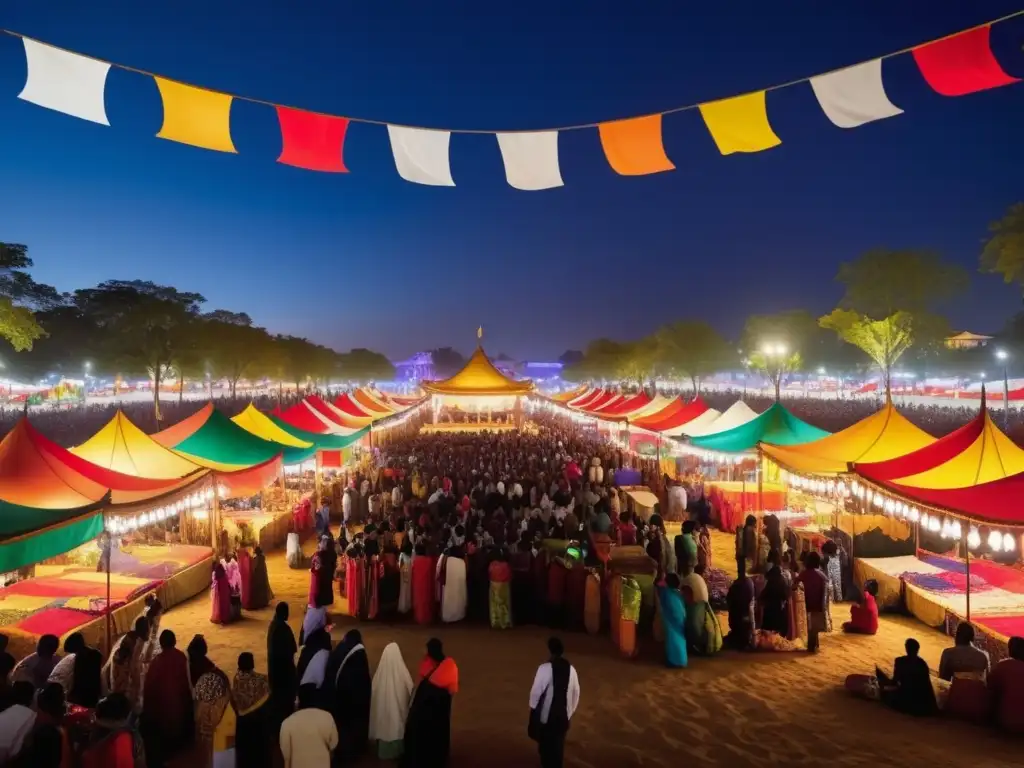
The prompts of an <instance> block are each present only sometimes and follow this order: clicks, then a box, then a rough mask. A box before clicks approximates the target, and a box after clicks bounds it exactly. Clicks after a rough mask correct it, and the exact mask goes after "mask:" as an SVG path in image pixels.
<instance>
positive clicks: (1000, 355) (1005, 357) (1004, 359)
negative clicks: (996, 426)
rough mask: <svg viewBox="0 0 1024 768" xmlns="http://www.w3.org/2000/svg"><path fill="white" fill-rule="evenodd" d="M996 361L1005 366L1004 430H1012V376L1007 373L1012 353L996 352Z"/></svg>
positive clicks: (1003, 350)
mask: <svg viewBox="0 0 1024 768" xmlns="http://www.w3.org/2000/svg"><path fill="white" fill-rule="evenodd" d="M996 360H998V361H999V362H1001V363H1002V364H1003V429H1006V430H1008V429H1009V428H1010V376H1009V373H1008V372H1007V368H1008V367H1009V361H1010V353H1009V352H1007V351H1006V350H1005V349H997V350H996Z"/></svg>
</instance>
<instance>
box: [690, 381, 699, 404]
mask: <svg viewBox="0 0 1024 768" xmlns="http://www.w3.org/2000/svg"><path fill="white" fill-rule="evenodd" d="M690 382H691V383H692V384H693V397H694V399H696V397H697V395H699V394H700V381H699V380H698V379H697V377H696V376H690Z"/></svg>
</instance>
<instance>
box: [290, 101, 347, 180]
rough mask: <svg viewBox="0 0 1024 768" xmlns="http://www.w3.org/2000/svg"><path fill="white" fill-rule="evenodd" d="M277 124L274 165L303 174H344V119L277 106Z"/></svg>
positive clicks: (345, 126) (345, 169)
mask: <svg viewBox="0 0 1024 768" xmlns="http://www.w3.org/2000/svg"><path fill="white" fill-rule="evenodd" d="M277 122H278V124H279V125H280V126H281V156H280V157H278V158H277V162H279V163H283V164H284V165H291V166H294V167H296V168H305V169H306V170H307V171H323V172H325V173H348V168H346V167H345V159H344V157H345V151H344V150H345V133H346V131H348V119H347V118H344V117H331V116H330V115H319V114H317V113H315V112H306V111H304V110H301V109H290V108H288V107H278V108H277Z"/></svg>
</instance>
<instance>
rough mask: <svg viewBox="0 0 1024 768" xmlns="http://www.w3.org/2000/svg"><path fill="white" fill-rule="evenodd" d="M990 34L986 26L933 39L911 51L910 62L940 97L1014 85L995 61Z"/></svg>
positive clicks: (1012, 78) (1015, 80)
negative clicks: (911, 59)
mask: <svg viewBox="0 0 1024 768" xmlns="http://www.w3.org/2000/svg"><path fill="white" fill-rule="evenodd" d="M991 34H992V27H991V25H989V26H984V27H978V28H977V29H972V30H968V31H967V32H961V33H960V34H959V35H953V36H952V37H947V38H944V39H942V40H936V41H935V42H934V43H928V44H927V45H922V46H919V47H918V48H915V49H914V50H913V54H914V61H915V62H917V67H918V69H920V70H921V74H922V75H923V76H924V79H925V80H927V81H928V85H930V86H931V87H932V88H933V89H934V90H935V92H936V93H941V94H942V95H943V96H964V95H966V94H968V93H975V92H977V91H985V90H988V89H989V88H998V87H999V86H1001V85H1010V84H1011V83H1016V82H1018V80H1017V78H1015V77H1010V76H1009V75H1008V74H1006V72H1004V71H1003V68H1002V67H1001V66H999V62H998V61H996V57H995V55H994V54H993V53H992V45H991V41H990V37H991Z"/></svg>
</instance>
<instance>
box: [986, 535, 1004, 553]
mask: <svg viewBox="0 0 1024 768" xmlns="http://www.w3.org/2000/svg"><path fill="white" fill-rule="evenodd" d="M988 548H989V549H991V550H992V551H993V552H998V551H999V550H1001V549H1002V548H1003V535H1002V534H1001V533H999V531H991V532H990V533H989V534H988Z"/></svg>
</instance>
